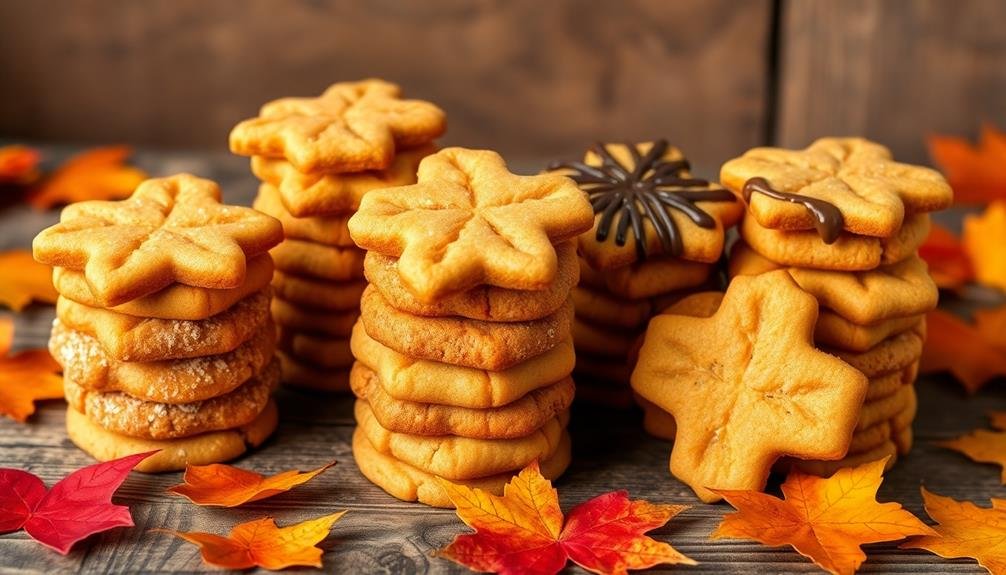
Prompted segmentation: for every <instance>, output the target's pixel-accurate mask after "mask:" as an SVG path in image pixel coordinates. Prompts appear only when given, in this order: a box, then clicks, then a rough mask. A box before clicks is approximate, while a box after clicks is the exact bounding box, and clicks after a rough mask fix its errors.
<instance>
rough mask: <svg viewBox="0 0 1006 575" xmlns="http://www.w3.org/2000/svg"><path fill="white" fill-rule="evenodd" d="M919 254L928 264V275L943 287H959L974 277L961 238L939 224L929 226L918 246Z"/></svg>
mask: <svg viewBox="0 0 1006 575" xmlns="http://www.w3.org/2000/svg"><path fill="white" fill-rule="evenodd" d="M919 256H921V257H922V259H924V260H926V263H927V264H929V275H931V276H933V281H935V282H936V285H938V286H940V287H941V288H943V289H959V288H961V287H963V286H964V284H966V283H968V282H969V281H971V280H973V279H974V277H975V271H974V268H973V267H972V266H971V259H970V258H969V257H968V254H967V253H965V251H964V245H963V244H962V243H961V240H960V239H959V238H958V237H957V236H955V235H954V234H953V233H952V232H951V231H950V230H948V229H947V228H945V227H943V226H941V225H939V224H936V223H934V224H933V225H932V228H930V230H929V236H928V237H926V241H925V243H924V244H922V246H921V247H919Z"/></svg>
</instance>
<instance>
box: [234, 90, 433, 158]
mask: <svg viewBox="0 0 1006 575" xmlns="http://www.w3.org/2000/svg"><path fill="white" fill-rule="evenodd" d="M400 96H401V89H400V88H399V87H398V86H397V85H395V84H391V83H389V82H385V81H383V80H375V79H370V80H363V81H361V82H340V83H338V84H333V85H332V86H331V87H329V88H328V89H327V90H325V92H324V93H323V94H322V95H321V96H319V97H317V98H281V99H279V100H275V101H272V102H269V103H268V104H266V105H264V106H262V109H261V111H260V112H259V116H258V117H257V118H252V119H250V120H245V121H243V122H241V123H239V124H238V125H237V126H235V127H234V129H233V130H231V134H230V147H231V151H232V152H234V153H235V154H240V155H242V156H267V157H270V158H285V159H286V160H288V161H289V162H290V163H292V164H293V165H294V166H296V167H297V169H298V170H300V171H302V172H315V171H324V172H339V173H341V172H360V171H363V170H383V169H385V168H387V167H388V166H389V165H391V161H392V159H393V158H394V156H395V150H396V148H408V147H412V146H419V145H422V144H427V143H429V142H431V141H433V140H434V139H435V138H437V137H438V136H440V135H441V134H443V133H444V130H446V128H447V123H446V119H445V115H444V112H443V110H441V109H440V108H438V107H437V106H435V105H433V104H431V103H429V102H425V101H422V100H403V99H401V98H400Z"/></svg>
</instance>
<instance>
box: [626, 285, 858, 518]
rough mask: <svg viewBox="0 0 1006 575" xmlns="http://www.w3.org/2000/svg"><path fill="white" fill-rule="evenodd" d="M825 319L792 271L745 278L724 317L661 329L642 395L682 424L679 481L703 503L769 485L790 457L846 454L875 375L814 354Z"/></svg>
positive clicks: (675, 460) (640, 381)
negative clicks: (777, 466)
mask: <svg viewBox="0 0 1006 575" xmlns="http://www.w3.org/2000/svg"><path fill="white" fill-rule="evenodd" d="M816 320H817V301H816V300H815V299H814V297H813V296H811V295H810V294H808V293H806V292H804V291H803V290H801V289H800V288H799V287H798V286H797V285H796V283H795V282H794V281H793V279H792V278H791V277H790V276H789V274H787V273H786V272H785V271H781V270H780V271H774V272H770V273H766V274H763V275H760V276H752V277H738V278H735V279H734V280H733V282H732V283H731V284H730V287H729V289H728V290H727V292H726V295H725V296H724V298H723V303H722V305H721V306H720V308H719V310H717V312H716V313H715V314H713V316H712V317H709V318H696V317H686V316H680V315H661V316H658V317H656V318H654V319H653V320H652V321H651V322H650V325H649V328H648V329H647V332H646V338H645V341H644V343H643V347H642V349H641V350H640V352H639V362H638V364H637V366H636V369H635V371H634V372H633V374H632V387H633V389H634V390H635V391H636V392H637V393H639V394H640V395H641V396H643V398H644V399H647V400H649V401H651V402H653V403H655V404H657V405H658V406H660V407H661V408H662V409H664V410H665V411H667V412H669V413H670V414H671V415H673V416H674V419H675V421H676V422H677V426H678V430H677V436H676V439H675V442H674V447H673V450H672V452H671V464H670V467H671V473H673V474H674V476H675V477H677V478H678V479H680V480H681V481H683V482H685V483H687V484H688V485H689V486H690V487H691V488H692V489H693V490H694V491H695V493H696V494H697V495H698V496H699V497H700V498H701V499H702V500H703V501H707V502H712V501H716V500H718V499H719V496H718V495H716V494H715V493H713V492H711V491H710V489H752V490H760V489H762V488H764V487H765V481H766V480H767V478H768V474H769V470H770V469H771V467H772V464H773V463H774V462H775V460H776V459H778V458H779V457H780V456H783V455H789V456H793V457H797V458H801V459H824V460H830V459H839V458H841V457H843V456H844V455H845V453H846V450H847V449H848V447H849V442H850V439H851V437H852V432H853V430H854V429H855V427H856V423H857V421H858V419H859V415H860V410H861V408H862V405H863V398H864V396H865V394H866V390H867V378H866V376H864V375H863V374H862V373H860V372H859V371H857V370H856V369H854V368H853V367H851V366H849V365H848V364H846V363H845V362H843V361H841V360H840V359H838V358H836V357H834V356H831V355H828V354H826V353H824V352H822V351H819V350H817V349H815V348H814V344H813V339H812V338H813V331H814V324H815V322H816Z"/></svg>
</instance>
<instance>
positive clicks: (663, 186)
mask: <svg viewBox="0 0 1006 575" xmlns="http://www.w3.org/2000/svg"><path fill="white" fill-rule="evenodd" d="M626 148H628V150H629V153H631V154H632V165H631V166H628V165H625V164H623V163H622V162H620V161H618V159H617V158H615V157H614V156H613V155H612V154H611V152H609V151H608V148H607V147H606V146H605V145H604V144H601V143H597V144H594V146H593V147H591V151H592V152H593V153H594V154H596V155H597V157H598V158H600V159H601V164H600V165H599V166H591V165H588V164H586V163H584V162H553V163H551V164H549V166H548V169H549V170H559V169H565V170H571V171H572V172H573V173H572V174H570V175H569V177H570V178H571V179H572V180H573V181H574V182H576V183H577V184H579V185H580V187H581V188H582V189H583V190H584V191H585V192H587V195H588V197H589V198H590V203H591V205H593V206H594V213H595V214H601V218H600V220H599V221H598V222H597V233H596V238H597V241H599V242H603V241H605V240H606V239H607V238H608V235H609V234H610V233H611V227H612V224H613V223H614V220H615V215H616V214H618V222H617V223H616V224H615V244H616V245H619V246H624V245H625V241H626V239H627V238H626V232H627V231H628V228H629V226H632V235H633V236H634V237H635V239H636V252H637V253H638V254H639V258H640V259H646V257H647V255H648V246H647V244H646V230H645V227H644V225H643V222H644V218H646V219H649V220H650V223H651V224H652V225H653V229H654V230H656V233H657V237H658V238H660V245H661V246H662V247H663V250H664V252H665V253H668V254H671V255H673V256H675V257H677V256H680V255H681V253H682V251H683V250H684V246H683V244H682V238H681V231H680V230H679V229H678V226H677V224H676V223H674V218H672V217H671V216H670V213H669V212H670V210H671V209H675V210H678V211H680V212H681V213H683V214H685V215H686V216H687V217H688V219H690V220H691V221H692V222H693V223H694V224H695V225H697V226H699V227H701V228H706V229H711V228H714V227H716V220H714V219H713V217H712V216H710V215H709V214H708V213H706V212H705V210H703V209H702V208H700V207H698V206H697V205H696V204H695V203H696V202H733V201H736V200H737V198H736V197H735V196H734V195H733V194H732V193H730V192H729V191H727V190H710V189H708V187H709V182H708V181H706V180H703V179H699V178H692V177H688V176H685V175H684V172H686V171H687V170H688V169H689V167H690V166H689V164H688V160H686V159H684V158H682V159H680V160H670V161H668V160H664V159H663V156H664V154H665V153H666V152H667V148H668V143H667V140H658V141H656V142H654V143H653V145H652V146H651V147H650V149H649V150H647V152H646V154H643V153H642V152H640V150H639V147H638V146H636V145H633V144H626ZM689 188H697V189H689Z"/></svg>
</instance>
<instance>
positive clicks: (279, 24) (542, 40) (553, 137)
mask: <svg viewBox="0 0 1006 575" xmlns="http://www.w3.org/2000/svg"><path fill="white" fill-rule="evenodd" d="M1004 24H1006V2H1003V1H1001V0H917V1H912V2H907V1H900V0H842V1H825V0H736V1H726V0H719V1H717V0H625V1H619V2H599V1H588V0H582V1H578V0H551V1H542V0H514V1H502V0H499V1H497V0H438V1H429V0H370V1H367V2H337V1H334V0H286V1H278V0H212V1H210V0H145V1H136V0H80V1H73V2H67V1H58V0H29V1H18V0H0V86H2V89H0V138H3V139H5V140H19V141H27V142H32V143H45V142H58V143H74V144H84V145H88V144H96V143H125V144H133V145H136V146H139V147H145V148H156V149H164V148H168V149H170V148H199V149H213V150H218V151H223V150H225V149H226V142H227V133H228V131H229V129H230V128H231V126H233V125H234V124H235V123H236V122H238V121H239V120H240V119H242V118H245V117H249V116H252V115H255V113H256V111H257V109H258V107H259V106H260V105H261V104H262V103H263V102H266V101H268V100H270V99H273V98H277V97H280V96H290V95H298V96H308V95H316V94H319V93H320V92H321V91H322V90H323V89H324V88H325V87H326V86H327V85H329V84H330V83H332V82H335V81H339V80H351V79H359V78H363V77H367V76H378V77H383V78H386V79H389V80H392V81H395V82H398V83H400V84H401V85H402V86H403V87H404V88H405V90H406V94H407V95H409V96H414V97H420V98H426V99H429V100H432V101H434V102H436V103H438V104H439V105H441V106H442V107H444V108H445V109H446V110H447V112H448V117H449V131H448V137H447V138H446V140H445V143H450V144H459V145H465V146H471V147H489V148H495V149H498V150H499V151H501V152H502V153H503V154H504V155H505V156H507V157H508V158H511V159H519V160H523V161H527V160H529V159H538V160H539V161H541V160H543V159H547V158H551V157H555V156H569V155H576V154H577V153H579V152H580V151H581V150H582V149H583V148H584V147H585V146H586V145H587V144H589V143H590V142H592V141H594V140H598V139H605V140H608V139H615V140H636V139H646V138H653V137H659V136H666V137H668V138H670V139H671V140H672V141H673V142H675V143H678V144H679V145H680V146H682V147H683V148H684V149H685V150H686V153H688V154H689V155H690V156H691V157H692V158H693V160H694V163H695V164H696V165H697V166H700V167H704V168H705V169H706V171H707V174H706V175H713V174H714V173H715V172H713V174H709V173H708V171H709V170H715V168H716V166H718V165H719V164H720V163H721V162H722V161H724V160H725V159H728V158H729V157H731V156H733V155H736V154H738V153H740V152H742V151H743V150H745V149H747V148H749V147H751V146H755V145H759V144H764V143H775V144H781V145H785V146H803V145H805V144H807V143H808V142H810V141H811V140H812V139H814V138H815V137H818V136H821V135H845V134H861V135H865V136H867V137H870V138H873V139H876V140H878V141H880V142H883V143H885V144H887V145H889V146H890V147H891V148H893V150H894V151H895V155H896V156H897V157H899V159H904V160H907V161H917V162H924V161H926V151H925V144H924V138H925V136H926V135H928V134H930V133H934V132H941V133H950V134H959V135H962V136H969V137H973V136H975V135H976V134H977V133H978V131H979V129H980V126H981V123H982V122H983V121H985V122H989V123H992V124H996V125H999V126H1006V98H1004V95H1006V34H1004V33H1003V30H1002V28H1003V25H1004Z"/></svg>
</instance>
